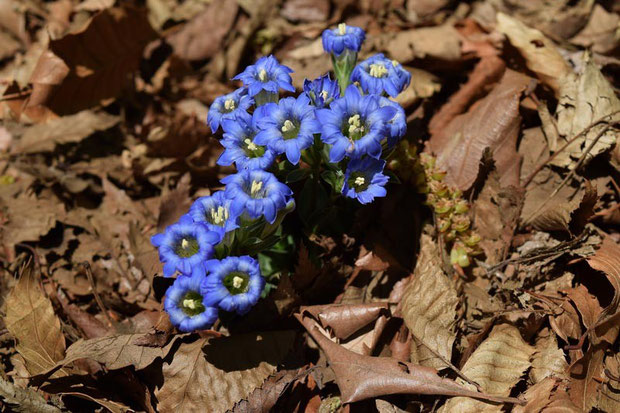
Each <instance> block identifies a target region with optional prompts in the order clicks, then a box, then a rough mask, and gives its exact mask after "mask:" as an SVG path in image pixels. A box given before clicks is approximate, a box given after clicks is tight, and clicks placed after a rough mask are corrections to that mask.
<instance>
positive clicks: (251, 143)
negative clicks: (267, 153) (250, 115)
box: [243, 138, 258, 151]
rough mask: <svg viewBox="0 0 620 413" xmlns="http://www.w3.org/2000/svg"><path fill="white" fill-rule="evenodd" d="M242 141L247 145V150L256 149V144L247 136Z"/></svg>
mask: <svg viewBox="0 0 620 413" xmlns="http://www.w3.org/2000/svg"><path fill="white" fill-rule="evenodd" d="M243 143H245V144H246V145H247V146H248V150H249V151H255V150H256V149H258V146H256V144H255V143H254V142H252V141H251V140H250V139H249V138H247V139H246V140H244V141H243Z"/></svg>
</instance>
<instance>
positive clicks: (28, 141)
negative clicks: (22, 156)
mask: <svg viewBox="0 0 620 413" xmlns="http://www.w3.org/2000/svg"><path fill="white" fill-rule="evenodd" d="M119 121H120V118H119V117H118V116H113V115H109V114H107V113H105V112H94V111H92V110H84V111H82V112H79V113H76V114H75V115H70V116H63V117H60V118H57V119H52V120H50V121H48V122H45V123H40V124H37V125H33V126H30V127H29V128H28V129H26V131H25V132H24V134H23V135H22V136H21V138H20V139H19V140H18V141H17V142H16V143H15V145H13V148H12V150H13V153H33V152H46V151H52V150H54V148H55V147H56V145H60V144H64V143H74V142H79V141H81V140H83V139H85V138H87V137H89V136H90V135H92V134H93V133H95V132H97V131H102V130H106V129H109V128H111V127H112V126H114V125H116V124H117V123H118V122H119Z"/></svg>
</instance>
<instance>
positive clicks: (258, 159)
mask: <svg viewBox="0 0 620 413" xmlns="http://www.w3.org/2000/svg"><path fill="white" fill-rule="evenodd" d="M254 113H255V115H254V116H250V115H249V114H243V115H240V116H238V117H237V119H235V120H230V119H227V120H225V121H223V122H222V129H223V130H224V137H223V139H222V140H221V141H220V143H221V144H222V145H223V146H224V147H225V148H226V150H224V152H223V153H222V154H221V155H220V157H219V159H218V160H217V164H218V165H225V166H228V165H231V164H232V163H233V162H234V163H235V165H236V166H237V169H239V170H241V169H266V168H268V167H269V166H270V165H271V164H272V163H273V161H274V159H275V158H276V155H275V154H274V153H273V152H272V151H270V150H269V149H267V148H266V147H264V146H261V145H257V144H256V142H255V141H254V137H255V136H256V134H257V133H258V128H257V127H256V122H255V119H256V117H257V115H256V114H257V113H259V111H258V110H257V111H256V112H254Z"/></svg>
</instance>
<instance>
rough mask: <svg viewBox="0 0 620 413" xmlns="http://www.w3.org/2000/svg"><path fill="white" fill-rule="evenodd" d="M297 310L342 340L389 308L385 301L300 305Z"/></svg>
mask: <svg viewBox="0 0 620 413" xmlns="http://www.w3.org/2000/svg"><path fill="white" fill-rule="evenodd" d="M299 312H300V313H302V314H304V313H308V314H310V315H312V317H313V318H314V319H315V320H317V321H318V322H319V323H320V324H321V326H322V327H323V328H329V329H330V330H331V331H333V332H334V335H335V336H336V337H338V338H339V339H343V340H344V339H347V338H349V337H350V336H351V334H353V333H355V332H356V331H358V330H359V329H361V328H362V327H365V326H367V325H368V324H370V323H372V322H373V321H375V320H376V319H377V318H378V317H379V316H380V315H381V314H383V313H389V310H388V305H387V303H365V304H327V305H314V306H311V307H301V308H300V309H299Z"/></svg>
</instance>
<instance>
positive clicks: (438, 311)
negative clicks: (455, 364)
mask: <svg viewBox="0 0 620 413" xmlns="http://www.w3.org/2000/svg"><path fill="white" fill-rule="evenodd" d="M458 304H459V299H458V296H457V294H456V290H455V288H454V285H453V284H452V282H451V281H450V279H449V278H448V276H447V275H446V274H445V273H444V272H443V270H442V268H441V257H440V255H439V250H438V248H437V246H436V245H435V243H434V242H433V240H432V238H431V237H430V236H429V235H427V234H422V239H421V247H420V255H419V256H418V261H417V263H416V267H415V270H414V274H413V277H412V280H411V282H410V283H409V285H408V286H407V289H406V290H405V293H404V294H403V298H402V301H401V306H400V310H401V312H402V317H403V319H404V320H405V324H406V325H407V327H408V328H409V330H410V331H411V333H412V334H413V336H414V338H415V340H414V343H412V348H411V351H412V360H418V362H419V363H420V364H422V365H423V366H428V367H433V368H436V369H442V368H446V367H448V366H447V365H446V363H445V362H443V361H442V360H441V359H440V358H438V357H437V356H436V355H435V353H437V354H439V355H441V356H442V357H443V358H444V359H445V360H450V359H451V358H452V345H453V343H454V340H455V339H456V334H455V328H456V316H457V314H456V307H457V306H458Z"/></svg>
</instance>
